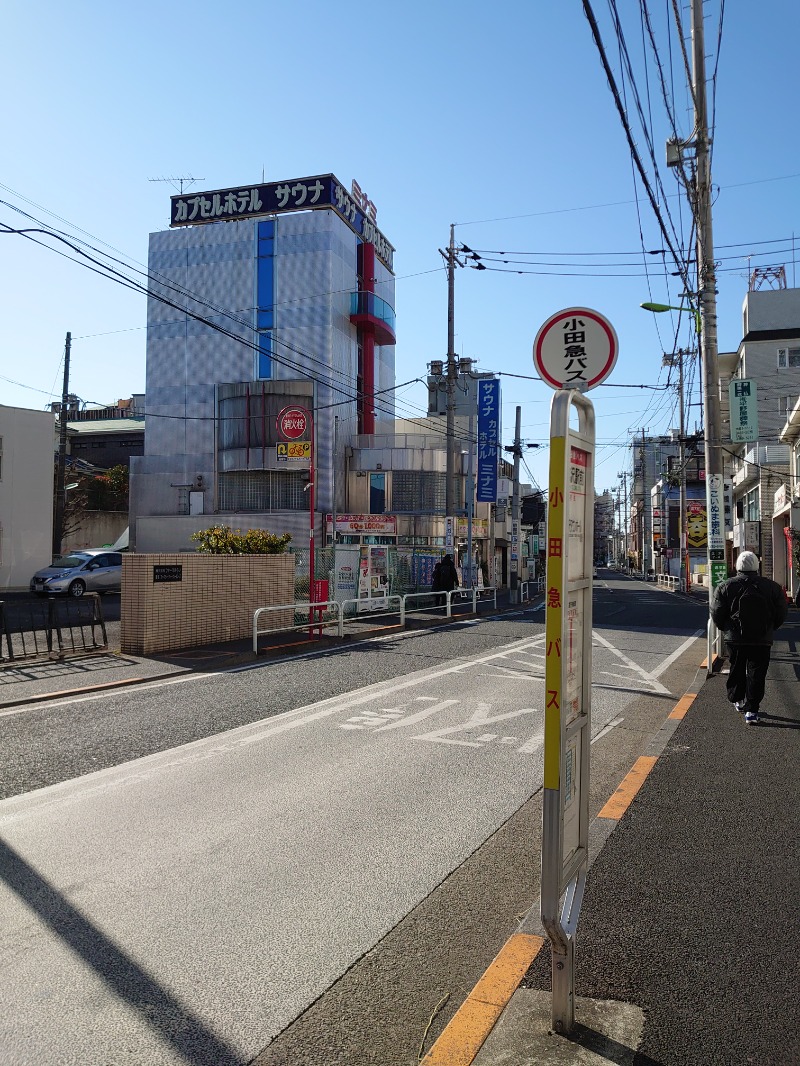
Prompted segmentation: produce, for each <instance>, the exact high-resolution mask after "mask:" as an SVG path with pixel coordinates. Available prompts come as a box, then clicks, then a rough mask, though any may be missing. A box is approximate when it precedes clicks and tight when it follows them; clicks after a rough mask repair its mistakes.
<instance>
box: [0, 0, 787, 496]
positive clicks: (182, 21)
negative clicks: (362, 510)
mask: <svg viewBox="0 0 800 1066" xmlns="http://www.w3.org/2000/svg"><path fill="white" fill-rule="evenodd" d="M723 2H724V0H709V2H708V3H707V4H706V5H705V32H706V41H705V52H706V56H707V60H706V62H707V73H708V78H709V98H710V100H711V98H712V97H713V101H714V151H713V163H712V177H713V182H714V193H715V197H714V208H713V217H714V242H715V257H716V259H717V261H718V263H719V266H720V270H719V275H718V290H719V296H718V314H719V349H720V351H733V350H735V349H736V347H737V346H738V344H739V341H740V340H741V306H742V301H743V299H744V296H745V294H746V292H747V286H748V275H749V271H750V270H752V268H753V267H755V266H757V265H762V266H779V265H785V267H786V273H787V280H788V284H789V285H790V286H793V285H794V284H795V283H796V277H795V271H796V266H797V260H798V259H800V209H799V206H798V205H800V195H799V194H800V138H798V137H797V125H796V98H797V89H796V83H797V79H796V41H797V38H798V31H800V11H799V10H798V8H797V6H796V3H795V0H771V2H770V3H769V4H762V5H759V6H758V7H756V6H755V5H753V4H752V3H746V2H745V0H727V3H724V19H723V22H722V31H721V34H720V32H719V25H720V4H721V3H723ZM591 6H592V7H593V9H594V12H595V15H596V19H597V24H598V27H599V31H600V34H601V36H602V40H603V44H604V49H605V53H606V55H607V58H608V62H609V65H610V67H611V69H612V71H613V73H614V76H615V78H616V80H617V83H618V85H619V87H620V93H621V97H622V99H623V103H624V106H625V107H626V110H627V113H628V115H629V121H630V124H631V129H632V134H633V139H634V141H635V143H636V145H637V148H638V150H639V152H640V153H641V156H642V158H643V161H644V165H645V170H646V172H647V175H648V180H649V182H650V183H651V187H652V188H653V190H654V195H656V197H657V200H658V204H659V208H660V211H661V213H662V217H663V218H664V221H665V225H666V226H667V227H668V228H669V230H670V233H671V234H672V238H671V239H672V243H673V246H674V247H676V249H678V251H679V254H680V253H684V254H685V255H686V257H687V258H688V259H691V258H692V254H693V253H692V244H691V234H690V222H691V216H690V211H689V209H688V204H687V200H686V195H685V192H684V190H683V187H682V186H681V185H680V184H679V182H678V179H677V177H676V174H675V171H674V170H671V169H668V168H667V167H666V164H665V151H664V145H665V142H666V140H667V138H668V137H670V136H671V134H672V121H671V118H670V113H671V116H672V117H674V120H675V127H676V129H677V131H678V133H679V134H680V136H681V137H682V138H683V139H689V138H690V136H691V134H692V126H693V118H692V110H691V97H690V94H689V91H688V88H687V80H686V76H685V71H684V68H683V58H682V55H681V51H680V43H679V36H678V32H677V29H676V27H675V23H674V20H673V16H672V9H673V3H672V2H671V0H647V3H642V2H640V3H636V2H634V0H616V3H614V2H612V0H593V3H592V5H591ZM679 6H680V10H681V11H682V15H683V19H684V30H685V32H686V33H687V34H688V19H689V11H688V7H683V6H682V5H679ZM643 10H644V11H646V13H647V14H648V15H649V24H650V26H651V27H652V31H653V37H654V39H655V44H656V49H655V52H656V54H657V56H658V63H660V64H661V70H662V71H663V86H664V87H663V90H662V85H661V82H660V80H659V77H658V65H657V61H656V56H655V54H654V50H653V48H652V45H651V42H650V38H649V33H648V30H647V23H646V22H645V21H644V19H643V16H642V11H643ZM614 11H616V12H617V13H618V17H619V27H620V29H621V36H622V45H621V44H620V41H619V39H618V36H617V34H616V32H615V26H614V23H613V18H612V16H613V13H614ZM4 40H5V48H4V55H3V64H2V68H1V69H0V90H1V91H2V97H3V99H4V100H5V101H6V107H5V109H4V111H5V114H4V123H3V125H4V131H3V132H4V136H3V147H4V151H3V164H2V166H1V167H0V201H2V202H1V203H0V224H2V226H3V227H11V228H14V229H19V228H23V227H37V228H48V229H56V230H59V231H60V232H61V233H62V234H64V235H66V236H67V237H69V238H70V239H71V240H74V239H75V238H76V237H77V238H80V239H81V240H82V241H85V242H87V244H89V245H91V246H92V247H94V248H99V249H101V250H102V251H103V252H105V253H106V254H108V255H113V256H115V257H116V258H117V259H119V260H121V262H122V263H123V264H124V265H125V272H126V273H129V272H130V271H131V269H136V270H144V269H145V268H146V262H147V241H148V234H149V233H150V232H153V231H156V230H160V229H165V228H167V226H168V223H169V203H170V201H169V197H170V196H171V195H172V194H173V193H174V192H176V191H177V189H176V188H174V187H173V185H172V184H170V183H169V182H166V181H161V180H159V179H162V178H190V177H191V178H195V179H197V180H196V181H195V183H194V185H193V186H192V188H193V189H194V190H195V191H202V190H206V189H209V190H210V189H219V188H225V187H230V186H241V185H244V184H247V183H249V182H256V181H260V180H261V179H262V176H263V177H264V179H265V180H266V181H279V180H283V179H287V178H293V177H302V176H306V175H313V174H324V173H334V174H335V175H336V176H337V177H338V178H339V179H340V180H341V181H342V182H343V183H344V184H345V185H346V186H348V187H349V185H350V182H351V179H353V178H355V179H356V180H357V181H358V183H359V185H360V186H361V188H362V189H363V190H364V192H365V193H366V194H367V195H368V196H369V197H370V199H372V201H373V202H374V203H375V205H376V207H377V222H378V226H379V227H380V229H381V230H382V232H383V233H384V234H385V236H386V237H387V238H388V239H389V240H390V241H391V242H392V244H394V246H395V248H396V252H395V270H396V274H397V285H396V312H397V347H396V380H397V382H398V383H400V382H406V381H409V380H411V379H420V380H424V378H425V375H426V373H427V369H426V368H427V364H428V363H429V362H430V361H431V360H434V359H443V358H445V357H446V354H447V279H446V275H445V272H444V269H443V262H442V257H441V255H440V253H439V249H441V248H444V247H445V246H446V244H447V242H448V240H449V234H450V225H451V223H453V224H456V229H455V240H456V244H457V245H458V246H460V245H466V246H468V247H469V248H470V249H472V250H474V251H476V252H477V253H478V254H479V255H481V256H482V258H481V260H480V262H481V263H483V264H484V265H485V266H486V267H487V269H486V270H475V269H472V268H471V266H470V265H467V266H465V267H464V268H463V269H459V270H458V271H457V274H456V279H455V288H456V296H455V330H456V339H455V343H456V351H457V353H458V355H459V356H463V357H468V358H471V359H475V360H477V361H478V369H479V370H481V371H493V372H496V373H499V374H501V375H502V390H503V439H504V443H505V444H510V443H511V440H512V439H513V435H514V421H515V408H516V406H517V405H519V406H520V407H521V412H522V431H521V436H522V440H523V441H524V442H525V444H538V445H539V447H538V448H536V449H533V448H531V449H527V448H526V449H525V452H526V454H525V458H524V462H523V470H522V479H523V480H531V481H533V482H534V483H535V484H538V485H540V486H543V487H544V486H546V485H547V480H548V461H549V450H548V447H547V442H548V436H549V404H550V400H551V397H552V391H551V389H550V388H549V387H548V386H546V385H545V384H544V383H543V382H541V381H540V380H539V379H538V378H537V377H536V373H535V368H534V366H533V361H532V354H531V353H532V346H533V341H534V338H535V336H536V332H537V330H538V329H539V327H540V326H541V325H542V323H543V322H544V321H545V320H546V319H547V318H548V317H549V316H550V315H552V314H553V313H555V312H557V311H559V310H561V309H562V308H565V307H569V306H585V307H589V308H593V309H595V310H597V311H600V312H601V313H602V314H604V315H605V316H606V317H608V318H609V319H610V321H611V322H612V323H613V325H614V327H615V329H616V332H617V335H618V337H619V345H620V352H619V358H618V360H617V364H616V367H615V368H614V371H613V373H612V374H611V376H610V377H609V379H608V381H607V382H606V383H605V384H603V385H601V386H599V387H598V388H596V389H594V390H593V391H592V392H591V394H590V395H591V399H592V401H593V403H594V406H595V412H596V416H597V444H598V453H597V474H596V483H595V487H596V490H597V491H602V490H603V489H604V488H607V487H616V486H617V485H618V484H619V474H620V473H621V472H622V471H623V469H625V467H626V465H628V466H629V463H630V454H629V452H628V453H627V454H626V449H625V445H626V443H627V442H628V441H629V439H630V437H631V436H632V435H633V434H637V435H641V433H642V430H643V429H644V430H645V432H646V433H647V434H655V433H662V432H666V431H667V430H668V429H669V428H670V427H677V425H678V417H677V413H676V410H677V393H676V389H675V387H674V384H675V381H674V379H675V373H674V371H673V372H672V375H671V377H669V376H668V371H667V369H665V368H664V367H663V366H662V362H663V354H664V353H669V352H672V351H674V350H675V347H676V346H677V347H683V348H690V347H693V346H695V340H694V337H693V336H692V335H691V333H690V319H689V317H688V316H678V315H677V314H675V313H668V314H661V315H654V314H651V313H648V312H646V311H643V310H641V309H640V307H639V305H640V303H642V302H643V301H647V300H652V301H656V302H661V303H666V304H677V303H679V302H681V293H682V292H683V289H684V286H683V282H682V281H681V280H680V278H678V277H676V276H675V271H676V266H675V263H674V262H673V261H672V259H671V258H670V256H669V255H666V256H664V255H662V254H650V253H652V252H656V253H660V250H661V249H664V248H665V247H666V243H665V239H664V237H663V235H662V233H661V230H660V228H659V224H658V221H657V219H656V215H655V212H654V211H653V209H652V208H651V206H650V202H649V200H648V197H647V193H646V191H645V189H644V187H643V184H642V182H641V180H640V179H639V178H638V176H637V175H636V174H635V170H634V166H633V164H632V160H631V153H630V150H629V147H628V142H627V140H626V137H625V133H624V130H623V126H622V123H621V121H620V117H619V114H618V112H617V109H616V107H615V104H614V99H613V97H612V94H611V92H610V90H609V87H608V83H607V80H606V75H605V73H604V71H603V66H602V63H601V59H600V54H599V51H598V49H597V47H596V45H595V43H594V41H593V39H592V34H591V30H590V26H589V22H588V20H587V18H586V16H585V13H584V5H583V3H582V2H581V0H558V2H545V0H527V2H520V0H505V2H504V0H500V2H495V3H493V4H488V3H480V2H475V0H459V2H458V3H456V2H451V0H427V2H424V3H423V2H421V0H406V2H405V3H402V4H370V5H364V6H363V7H359V6H358V5H331V4H330V3H321V2H319V0H303V2H302V3H293V4H288V3H280V4H279V3H275V2H274V0H269V2H268V0H262V2H261V3H258V2H256V0H239V2H238V3H236V4H233V5H230V4H225V5H223V4H219V3H218V4H213V3H210V2H207V0H198V2H195V3H192V4H189V5H187V4H178V3H175V2H174V0H161V2H159V3H154V2H151V0H140V2H139V3H137V4H134V5H121V4H107V3H106V4H101V3H99V2H86V0H83V2H81V0H77V2H75V3H73V4H70V5H64V4H61V3H55V2H51V0H45V2H39V3H30V2H28V0H25V2H23V0H7V3H6V5H5V9H4ZM687 47H690V46H689V45H687ZM626 56H627V58H628V60H629V63H630V71H628V70H627V67H626V62H625V57H626ZM631 73H632V75H633V77H632V78H631ZM713 75H715V77H713V78H712V76H713ZM637 93H638V101H639V105H640V107H641V113H642V117H641V118H640V116H639V114H638V109H637ZM667 104H669V113H668V108H667ZM648 139H649V141H650V143H652V146H653V157H654V158H651V157H650V149H649V147H648ZM21 211H25V212H27V213H28V215H29V216H32V218H31V217H26V216H25V215H23V214H21V213H20V212H21ZM38 242H41V243H38ZM795 243H796V252H795V248H794V245H795ZM68 257H71V258H68ZM79 258H80V257H79V256H76V255H75V253H74V252H73V251H72V250H71V249H70V248H68V247H67V246H66V245H63V244H59V242H58V241H57V240H55V239H53V238H52V237H48V236H44V235H41V234H30V235H29V236H27V237H26V236H23V235H20V234H16V233H13V234H12V233H8V232H4V231H3V232H0V285H2V292H3V297H4V298H3V305H4V313H3V315H2V316H0V353H2V358H1V359H0V403H2V404H7V405H11V406H18V407H28V408H34V409H42V408H43V407H44V406H45V405H46V404H47V403H48V402H49V401H50V400H51V399H58V398H59V397H60V394H61V376H62V372H63V352H64V340H65V335H66V333H67V331H69V332H70V333H71V335H72V352H71V376H70V389H71V391H72V392H75V393H77V395H78V396H79V397H80V398H81V399H82V400H84V401H86V402H88V403H103V404H105V403H115V402H116V401H117V399H120V398H125V397H128V396H130V395H131V394H132V393H134V392H143V391H144V388H145V343H146V330H145V328H144V326H145V320H146V307H145V302H146V301H145V297H144V296H143V295H142V294H141V293H137V292H134V291H132V290H130V289H128V288H125V287H123V286H122V285H119V284H116V283H114V282H112V281H109V280H108V279H107V278H105V277H101V276H100V275H99V274H97V273H93V272H91V271H90V270H89V269H87V268H86V266H84V265H80V264H79V263H78V262H75V261H73V260H74V259H79ZM505 260H508V262H504V261H505ZM477 262H478V261H477V260H468V263H471V264H472V265H474V264H476V263H477ZM121 269H122V268H121ZM518 271H523V273H518ZM687 381H688V384H689V386H690V387H689V390H688V391H689V394H688V396H687V404H688V407H687V419H686V420H687V429H688V430H689V431H692V430H693V429H694V428H695V425H699V423H700V421H701V417H702V411H701V404H700V392H699V372H698V370H697V365H696V360H687ZM396 399H397V414H398V416H399V417H400V416H402V417H420V416H421V415H422V414H424V411H425V406H426V392H425V389H424V386H423V385H422V384H420V383H417V384H412V385H408V386H404V387H402V388H400V389H398V391H397V397H396Z"/></svg>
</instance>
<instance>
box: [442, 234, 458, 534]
mask: <svg viewBox="0 0 800 1066" xmlns="http://www.w3.org/2000/svg"><path fill="white" fill-rule="evenodd" d="M446 258H447V373H446V378H445V380H446V384H447V475H446V481H445V504H444V510H445V516H446V517H452V516H453V515H454V514H455V507H456V494H455V470H456V381H457V379H458V370H457V367H456V353H455V346H456V342H455V336H456V326H455V321H456V319H455V303H456V246H455V226H454V225H452V224H451V226H450V245H449V247H448V249H447V257H446Z"/></svg>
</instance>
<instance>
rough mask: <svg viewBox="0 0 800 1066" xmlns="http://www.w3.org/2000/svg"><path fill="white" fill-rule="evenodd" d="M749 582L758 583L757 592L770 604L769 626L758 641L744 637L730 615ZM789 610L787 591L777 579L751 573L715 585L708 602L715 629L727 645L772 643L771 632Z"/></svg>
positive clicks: (783, 619)
mask: <svg viewBox="0 0 800 1066" xmlns="http://www.w3.org/2000/svg"><path fill="white" fill-rule="evenodd" d="M751 581H752V582H755V583H756V584H757V585H758V590H759V592H760V593H761V595H762V596H764V597H765V598H766V600H767V602H768V603H769V604H770V605H771V606H772V626H771V628H770V629H768V630H767V632H766V633H765V634H764V636H763V637H762V638H761V639H760V640H756V641H753V640H744V639H743V638H742V635H741V633H740V632H739V631H738V630H737V628H736V625H735V623H734V622H733V620H732V617H731V616H732V615H733V614H734V613H735V611H736V607H737V605H738V603H739V600H740V598H741V595H742V593H743V592H744V590H745V587H746V586H747V584H748V583H749V582H751ZM788 609H789V605H788V603H787V602H786V594H785V592H784V591H783V589H782V588H781V587H780V585H779V584H778V582H777V581H771V580H770V578H768V577H762V576H761V575H760V574H754V573H752V572H751V573H741V574H737V575H736V577H731V578H728V580H727V581H723V582H722V584H721V585H717V587H716V589H715V591H714V601H713V603H712V604H711V617H712V619H713V620H714V625H715V626H716V627H717V629H720V630H722V634H723V636H724V638H725V640H726V641H727V642H728V644H771V643H772V635H773V632H774V631H775V630H776V629H778V627H779V626H782V625H783V623H784V622H785V621H786V614H787V612H788Z"/></svg>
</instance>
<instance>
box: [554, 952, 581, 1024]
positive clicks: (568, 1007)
mask: <svg viewBox="0 0 800 1066" xmlns="http://www.w3.org/2000/svg"><path fill="white" fill-rule="evenodd" d="M550 947H551V952H552V959H553V1014H552V1024H553V1031H554V1032H556V1033H558V1034H559V1035H560V1036H569V1035H570V1033H571V1032H572V1030H573V1029H574V1028H575V938H574V937H568V938H567V946H566V948H565V949H563V950H562V949H561V948H560V947H559V946H557V945H556V944H553V943H552V942H551V945H550Z"/></svg>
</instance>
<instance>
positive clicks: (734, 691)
mask: <svg viewBox="0 0 800 1066" xmlns="http://www.w3.org/2000/svg"><path fill="white" fill-rule="evenodd" d="M787 611H788V604H787V602H786V594H785V593H784V591H783V589H782V588H781V586H780V585H779V584H778V583H777V581H771V580H770V579H769V578H768V577H762V576H761V575H760V574H759V572H758V557H757V556H756V555H754V554H753V552H742V553H741V555H740V556H739V557H738V559H737V560H736V576H735V577H731V578H729V579H728V580H727V581H723V582H722V584H721V585H718V586H717V588H716V590H715V592H714V602H713V603H712V605H711V617H712V619H713V620H714V624H715V625H716V626H717V628H718V629H720V630H721V631H722V634H723V636H724V638H725V643H726V644H727V646H728V656H729V659H730V673H729V674H728V682H727V689H728V700H729V701H730V702H731V703H732V704H733V705H734V706H735V707H736V710H737V711H744V720H745V722H747V724H748V725H757V724H758V721H759V717H758V708H759V707H760V705H761V701H762V700H763V698H764V686H765V682H766V678H767V670H768V668H769V657H770V648H771V647H772V635H773V632H774V630H776V629H778V627H779V626H781V625H783V623H784V621H785V620H786V614H787Z"/></svg>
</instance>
